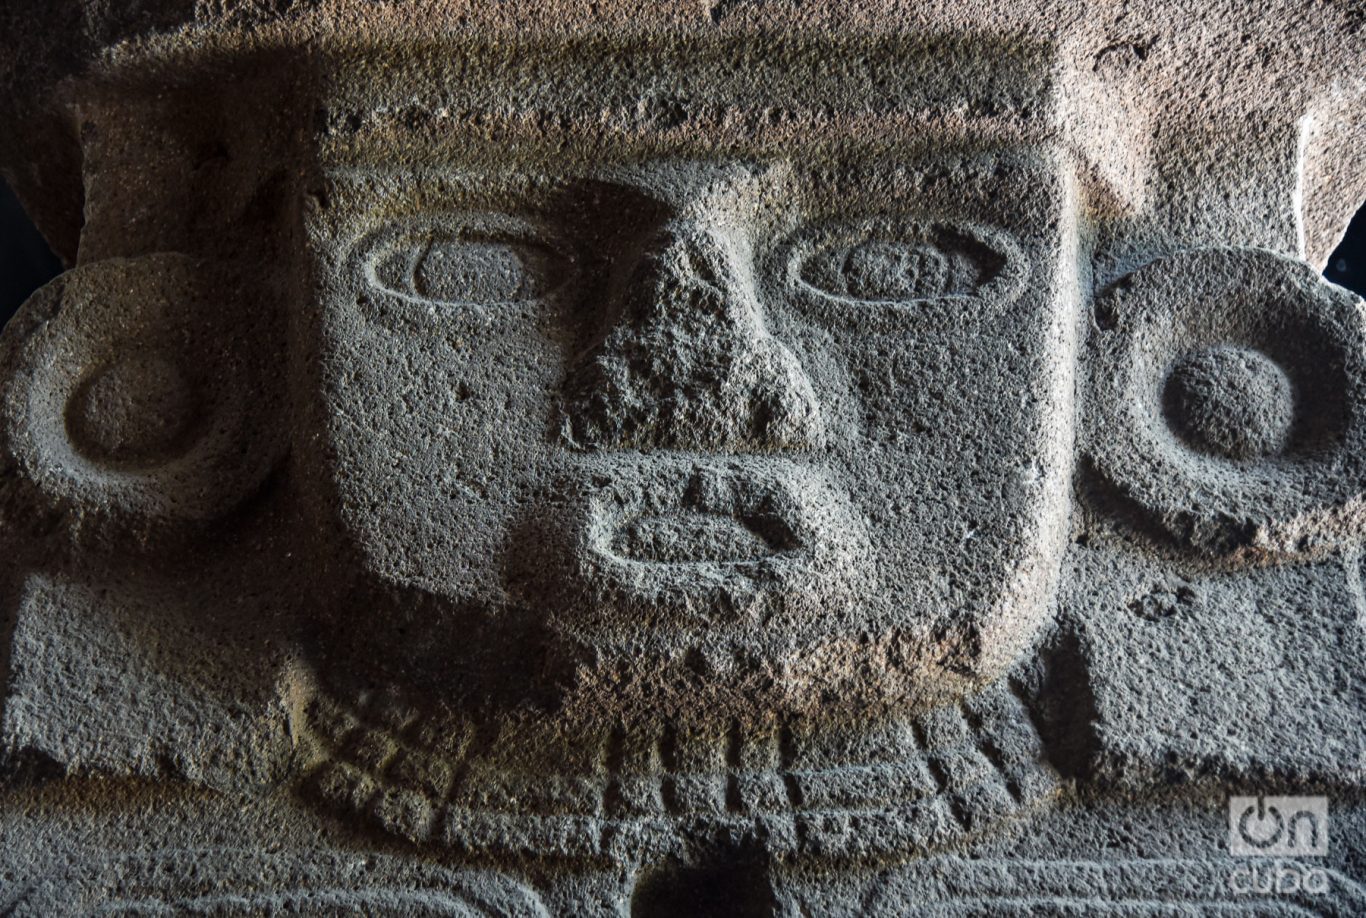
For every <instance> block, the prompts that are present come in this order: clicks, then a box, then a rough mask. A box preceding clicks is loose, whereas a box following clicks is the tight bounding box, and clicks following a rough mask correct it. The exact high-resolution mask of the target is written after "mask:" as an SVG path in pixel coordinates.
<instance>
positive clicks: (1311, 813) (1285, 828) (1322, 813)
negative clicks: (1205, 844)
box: [1228, 797, 1328, 857]
mask: <svg viewBox="0 0 1366 918" xmlns="http://www.w3.org/2000/svg"><path fill="white" fill-rule="evenodd" d="M1228 850H1229V854H1232V855H1233V856H1235V857H1323V856H1324V855H1325V854H1327V853H1328V798H1327V797H1230V798H1229V801H1228Z"/></svg>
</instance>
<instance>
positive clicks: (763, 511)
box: [599, 468, 802, 565]
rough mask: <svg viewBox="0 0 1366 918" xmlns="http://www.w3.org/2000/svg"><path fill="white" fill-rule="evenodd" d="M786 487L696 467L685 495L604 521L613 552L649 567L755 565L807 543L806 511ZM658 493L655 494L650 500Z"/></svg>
mask: <svg viewBox="0 0 1366 918" xmlns="http://www.w3.org/2000/svg"><path fill="white" fill-rule="evenodd" d="M782 491H783V489H781V488H774V487H773V483H772V482H762V481H755V480H753V479H751V478H749V477H748V476H735V475H729V476H728V475H726V474H724V473H720V474H718V473H717V472H716V471H715V470H712V469H704V468H698V469H694V470H693V472H692V474H691V475H690V476H689V477H688V478H687V483H686V484H685V485H684V487H683V489H682V492H681V493H679V492H678V491H677V490H676V489H674V490H672V491H665V492H663V493H655V494H651V495H648V496H647V498H646V500H645V502H646V503H648V504H650V505H652V506H646V507H642V508H641V509H640V512H637V513H634V514H621V515H618V514H608V515H607V516H608V519H605V520H604V519H601V518H600V519H599V521H600V522H602V523H605V524H606V526H605V528H606V529H608V530H610V536H609V537H608V539H607V542H606V545H605V546H604V547H606V549H607V550H608V551H609V552H610V553H611V554H613V555H615V556H616V557H618V558H620V559H623V560H625V561H632V562H637V563H642V564H667V565H687V564H697V565H701V564H747V563H757V562H759V561H762V560H763V559H764V558H767V557H770V556H773V555H776V554H778V553H780V552H791V551H796V550H798V549H799V548H801V546H802V540H801V539H800V538H799V536H798V534H797V532H796V529H797V525H798V523H799V521H798V519H797V517H799V516H800V514H799V512H798V511H799V508H798V507H795V506H788V507H787V512H786V513H785V512H784V509H783V508H784V505H785V504H786V505H791V504H793V503H794V502H793V501H792V500H791V499H790V497H788V499H786V500H785V499H784V496H785V495H784V494H783V493H782ZM650 498H653V499H650Z"/></svg>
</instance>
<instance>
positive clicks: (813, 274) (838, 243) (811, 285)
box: [791, 218, 1018, 304]
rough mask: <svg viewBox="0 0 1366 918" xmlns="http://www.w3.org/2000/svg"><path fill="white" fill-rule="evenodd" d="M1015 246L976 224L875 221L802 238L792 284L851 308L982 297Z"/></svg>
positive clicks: (1008, 270)
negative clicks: (855, 304)
mask: <svg viewBox="0 0 1366 918" xmlns="http://www.w3.org/2000/svg"><path fill="white" fill-rule="evenodd" d="M1014 255H1015V248H1014V246H1013V244H1011V243H1010V242H1009V240H1007V239H1005V238H1004V237H1002V236H1000V235H999V234H994V233H989V232H987V231H984V230H979V229H977V228H976V227H968V226H950V225H944V224H926V223H917V222H911V221H899V220H894V219H890V218H888V219H878V220H872V221H868V222H866V223H863V224H857V225H853V226H838V227H835V228H833V229H829V230H826V231H824V232H819V233H817V234H815V235H814V236H812V237H808V240H807V241H806V243H805V244H804V245H803V244H799V245H798V246H797V247H796V250H795V251H794V254H793V258H792V266H791V270H792V275H793V278H794V280H795V281H796V283H798V284H799V285H801V286H804V287H806V288H808V289H810V290H812V291H815V292H816V293H819V294H822V295H824V296H827V297H834V298H836V299H839V300H844V301H848V302H852V303H859V304H871V303H886V304H907V303H914V302H917V301H925V300H939V299H944V298H948V297H971V296H979V295H983V294H984V293H985V292H986V290H987V288H989V287H991V286H992V285H993V284H995V283H996V282H998V281H1003V280H1005V279H1006V278H1007V276H1009V275H1013V274H1014V273H1015V270H1013V269H1015V268H1016V267H1017V264H1015V262H1017V261H1018V260H1017V259H1015V258H1014Z"/></svg>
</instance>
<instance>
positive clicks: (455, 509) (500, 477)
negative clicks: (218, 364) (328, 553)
mask: <svg viewBox="0 0 1366 918" xmlns="http://www.w3.org/2000/svg"><path fill="white" fill-rule="evenodd" d="M353 341H354V344H353V345H350V346H348V348H347V351H346V352H345V353H344V354H342V355H338V357H339V359H337V360H335V361H332V362H331V365H330V368H329V370H330V373H329V375H330V385H328V389H329V390H330V394H329V398H328V406H327V407H328V411H329V425H330V427H331V437H330V438H331V440H332V447H333V452H334V455H335V457H336V465H335V468H334V469H333V475H332V478H333V482H334V486H335V489H336V495H337V497H338V501H339V504H340V512H341V515H342V518H343V523H344V525H345V527H346V529H347V530H348V534H349V536H350V538H351V541H352V542H354V543H355V544H356V545H357V546H358V547H359V548H360V549H361V553H362V555H363V557H364V561H365V564H366V566H367V567H368V568H369V569H370V570H371V572H372V573H379V574H381V575H382V576H384V577H385V578H386V579H391V580H396V581H398V582H400V583H401V584H403V585H407V586H419V587H422V588H424V589H429V590H433V591H436V592H438V593H440V594H443V595H448V596H453V597H458V598H462V599H482V600H489V601H497V600H499V599H500V598H501V586H500V583H499V575H498V571H499V569H500V567H501V564H502V558H503V556H504V555H505V554H506V544H505V543H506V540H507V538H508V532H509V531H510V530H511V529H512V528H514V527H515V525H516V523H517V519H518V517H519V515H521V514H524V513H525V512H527V509H528V508H529V507H530V505H531V504H532V503H533V501H534V496H535V491H536V489H537V486H538V482H540V481H542V480H544V478H545V477H546V476H547V475H548V474H549V472H548V469H547V466H548V464H549V463H550V461H551V457H552V453H553V450H552V449H551V440H552V424H553V419H554V416H555V404H556V402H555V399H556V391H557V388H558V385H559V382H560V380H561V378H562V375H563V368H562V363H563V353H562V350H561V348H560V347H559V346H558V345H557V344H556V343H554V342H552V341H550V340H548V339H546V338H545V337H543V336H542V335H540V334H538V333H537V332H536V330H535V328H534V327H522V326H519V327H515V328H508V327H506V326H504V327H501V328H498V329H496V330H493V329H488V328H480V327H478V326H477V325H476V324H475V323H457V322H454V321H450V322H446V323H444V324H443V325H442V326H441V327H439V328H434V329H431V330H430V333H429V334H426V335H414V334H404V335H399V334H396V333H394V332H392V331H391V330H389V329H383V328H379V329H373V328H372V329H368V330H366V332H365V333H364V334H361V335H355V336H353Z"/></svg>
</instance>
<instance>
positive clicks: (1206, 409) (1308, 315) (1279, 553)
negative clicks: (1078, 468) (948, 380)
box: [1087, 249, 1366, 560]
mask: <svg viewBox="0 0 1366 918" xmlns="http://www.w3.org/2000/svg"><path fill="white" fill-rule="evenodd" d="M1092 343H1093V349H1092V359H1091V371H1090V380H1091V384H1090V397H1089V399H1088V404H1089V410H1088V416H1089V417H1088V438H1087V444H1088V445H1087V452H1088V453H1089V457H1090V459H1091V462H1092V463H1093V465H1094V468H1095V469H1096V470H1097V471H1098V472H1099V473H1100V475H1101V476H1102V477H1103V479H1104V481H1105V482H1106V483H1107V484H1108V485H1109V486H1110V487H1111V488H1112V489H1113V490H1114V491H1117V492H1118V494H1119V495H1120V496H1121V497H1122V498H1123V499H1124V500H1123V502H1124V503H1127V504H1128V505H1130V506H1131V507H1134V508H1136V509H1137V510H1138V511H1139V512H1140V514H1141V515H1142V516H1143V517H1144V518H1145V520H1146V522H1147V523H1149V524H1155V525H1156V527H1157V528H1159V529H1160V530H1162V531H1164V532H1165V533H1166V534H1167V535H1168V536H1170V537H1171V538H1172V539H1174V540H1175V541H1176V542H1178V543H1179V544H1181V545H1184V546H1186V547H1187V548H1188V549H1195V550H1197V551H1198V552H1200V553H1202V554H1206V555H1215V556H1234V557H1249V558H1256V559H1259V560H1264V559H1274V558H1277V557H1304V556H1312V555H1316V554H1322V553H1324V552H1326V551H1331V550H1333V549H1335V548H1337V547H1340V546H1341V545H1342V544H1343V543H1344V542H1347V541H1350V540H1351V539H1353V538H1354V534H1355V533H1356V532H1358V531H1359V530H1360V527H1361V525H1362V522H1363V515H1364V512H1363V506H1362V493H1363V488H1364V487H1366V391H1363V390H1364V389H1366V366H1363V361H1366V306H1363V303H1362V301H1361V300H1360V299H1359V298H1358V297H1356V296H1355V295H1353V294H1352V293H1350V292H1349V291H1347V290H1344V289H1342V288H1340V287H1337V286H1334V285H1333V284H1330V283H1328V282H1326V281H1324V280H1323V279H1322V278H1320V277H1319V276H1318V275H1317V273H1316V272H1315V271H1314V270H1313V269H1312V268H1310V267H1309V266H1308V265H1306V264H1304V263H1302V262H1300V261H1297V260H1294V259H1291V258H1287V257H1284V256H1282V255H1278V254H1275V253H1272V252H1268V251H1262V250H1257V249H1208V250H1200V251H1190V252H1183V253H1180V254H1176V255H1172V256H1169V257H1166V258H1163V259H1161V260H1158V261H1155V262H1153V263H1151V264H1149V265H1147V266H1145V267H1143V268H1141V269H1139V270H1138V271H1136V272H1134V273H1133V274H1131V275H1129V276H1128V277H1126V278H1124V279H1122V280H1121V281H1119V282H1118V283H1116V284H1115V285H1114V286H1113V287H1111V288H1110V289H1109V290H1108V291H1106V292H1105V293H1104V294H1103V295H1102V296H1101V297H1100V298H1099V300H1098V301H1097V304H1096V326H1095V330H1094V333H1093V341H1092ZM1147 528H1151V526H1149V527H1147Z"/></svg>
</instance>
